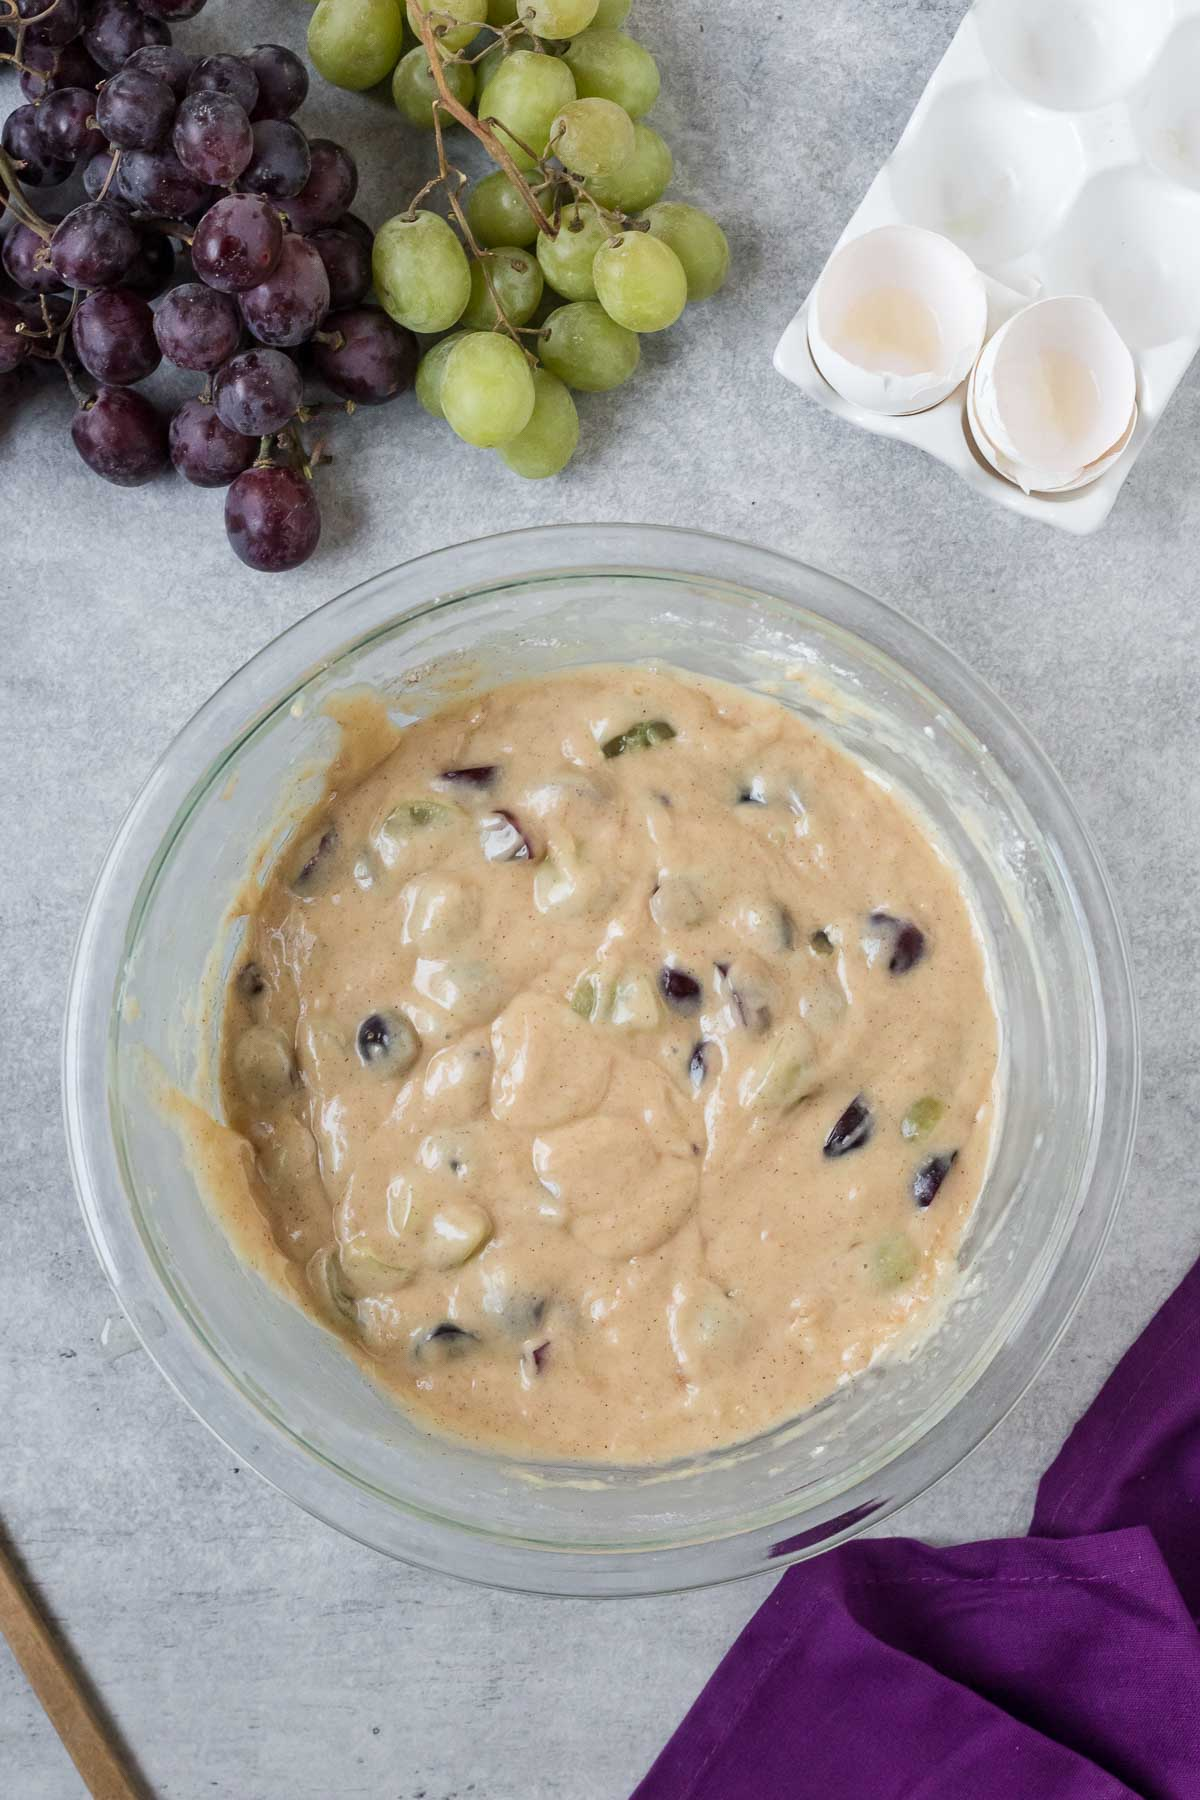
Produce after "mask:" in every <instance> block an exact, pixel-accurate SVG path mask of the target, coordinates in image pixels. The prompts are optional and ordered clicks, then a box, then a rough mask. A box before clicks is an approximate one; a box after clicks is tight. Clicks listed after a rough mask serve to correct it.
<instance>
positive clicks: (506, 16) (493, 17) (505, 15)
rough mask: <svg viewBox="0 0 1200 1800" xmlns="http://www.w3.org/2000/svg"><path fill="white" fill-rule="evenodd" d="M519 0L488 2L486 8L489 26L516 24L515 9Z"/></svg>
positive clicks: (492, 0)
mask: <svg viewBox="0 0 1200 1800" xmlns="http://www.w3.org/2000/svg"><path fill="white" fill-rule="evenodd" d="M520 4H521V0H490V4H489V6H488V24H489V25H512V24H515V23H516V17H517V8H518V7H519V6H520Z"/></svg>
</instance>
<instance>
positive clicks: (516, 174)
mask: <svg viewBox="0 0 1200 1800" xmlns="http://www.w3.org/2000/svg"><path fill="white" fill-rule="evenodd" d="M417 29H418V31H419V33H420V37H421V42H422V43H423V44H424V46H425V53H426V55H427V56H428V58H429V68H430V72H431V74H432V75H433V80H434V85H435V86H436V88H437V90H438V98H437V100H436V101H435V103H434V117H435V120H436V116H437V109H438V107H439V106H440V107H442V108H443V109H444V110H445V111H446V112H448V113H449V114H450V117H451V118H452V119H456V120H457V121H458V123H459V124H460V125H462V126H464V127H465V128H466V130H468V131H469V132H470V133H471V136H472V137H474V138H478V140H479V142H480V143H481V144H482V145H483V147H484V149H485V150H486V151H487V153H488V155H489V156H490V157H491V158H492V161H493V162H496V163H499V165H500V167H501V168H502V169H503V170H504V173H505V174H506V175H507V176H508V179H509V180H510V181H511V182H512V184H513V186H514V187H515V188H516V190H517V192H518V193H519V194H520V196H521V198H522V200H524V202H525V204H526V206H527V207H528V208H529V210H530V212H531V213H532V214H533V217H534V218H535V219H536V220H537V223H538V229H539V230H540V231H544V232H545V233H546V235H547V236H548V237H553V236H554V227H553V226H552V225H551V223H550V221H549V219H548V218H547V217H546V215H545V213H544V212H543V211H542V209H541V206H540V205H539V203H538V199H537V196H536V194H535V193H534V191H533V189H532V188H531V187H530V185H529V183H528V182H527V181H526V179H525V177H524V175H523V174H522V173H521V171H520V169H518V167H517V165H516V163H515V162H514V161H513V159H512V157H511V156H510V155H509V153H508V151H507V150H506V149H505V148H504V145H503V144H502V143H501V142H500V139H499V138H498V137H497V136H496V133H495V132H494V131H493V130H492V127H491V125H490V124H488V123H487V122H486V121H485V120H483V119H477V118H476V117H475V115H474V113H473V112H471V110H470V109H469V108H468V107H466V106H464V105H463V103H462V101H461V100H458V99H456V98H455V96H454V95H453V94H452V93H451V92H450V86H449V83H448V82H447V80H446V75H445V71H444V70H443V68H442V53H441V51H440V50H439V48H438V42H437V32H436V30H435V28H434V23H433V19H432V18H431V17H430V15H429V14H428V13H427V12H422V13H420V14H419V23H418V26H417Z"/></svg>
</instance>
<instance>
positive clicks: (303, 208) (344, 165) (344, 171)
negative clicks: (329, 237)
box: [284, 138, 358, 236]
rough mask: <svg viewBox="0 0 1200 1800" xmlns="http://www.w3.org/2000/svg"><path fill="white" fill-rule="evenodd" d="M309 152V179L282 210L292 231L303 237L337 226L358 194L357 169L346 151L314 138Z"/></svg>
mask: <svg viewBox="0 0 1200 1800" xmlns="http://www.w3.org/2000/svg"><path fill="white" fill-rule="evenodd" d="M308 153H309V172H308V180H307V181H306V182H305V184H304V186H303V187H302V188H301V189H300V192H299V193H298V194H296V195H295V196H294V197H293V198H292V199H291V200H289V201H288V203H287V205H286V207H285V208H284V211H285V212H286V213H287V216H288V220H289V222H290V224H291V227H292V230H293V231H298V232H300V233H301V234H302V235H303V236H307V235H308V233H309V232H310V231H320V230H321V228H322V227H323V226H325V225H336V224H337V222H338V220H339V219H340V218H341V216H342V214H343V213H344V212H345V211H346V210H347V209H348V208H349V206H350V203H351V201H352V200H353V199H354V196H355V194H356V193H357V192H358V167H357V165H356V163H355V161H354V158H353V157H352V156H351V155H350V152H349V151H348V150H343V149H342V146H341V145H340V144H335V143H334V142H333V141H332V139H330V138H313V139H312V141H311V142H310V144H309V146H308Z"/></svg>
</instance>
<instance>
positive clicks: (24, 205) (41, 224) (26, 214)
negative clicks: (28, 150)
mask: <svg viewBox="0 0 1200 1800" xmlns="http://www.w3.org/2000/svg"><path fill="white" fill-rule="evenodd" d="M0 186H3V187H4V189H5V190H6V192H5V199H6V201H7V203H8V205H9V207H10V209H11V210H12V212H13V213H14V214H15V216H16V217H17V219H18V220H19V221H20V223H21V224H22V225H25V226H27V227H28V229H29V230H30V231H33V232H36V233H37V235H38V237H40V238H41V239H42V241H43V243H47V244H48V243H49V242H50V238H51V236H52V233H51V230H50V227H49V226H48V225H47V223H46V221H45V219H43V218H41V217H40V215H39V214H38V213H36V212H34V210H33V208H32V206H30V204H29V202H28V200H27V199H26V198H25V192H24V189H23V188H22V186H21V182H20V178H19V176H18V175H17V168H16V164H15V163H14V162H13V160H12V158H11V157H10V156H9V155H8V153H7V152H6V151H4V150H0Z"/></svg>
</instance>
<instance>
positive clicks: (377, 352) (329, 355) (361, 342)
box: [312, 306, 453, 779]
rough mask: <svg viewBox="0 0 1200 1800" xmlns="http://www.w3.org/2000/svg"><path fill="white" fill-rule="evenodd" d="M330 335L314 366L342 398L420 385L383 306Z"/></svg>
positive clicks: (407, 347) (350, 316)
mask: <svg viewBox="0 0 1200 1800" xmlns="http://www.w3.org/2000/svg"><path fill="white" fill-rule="evenodd" d="M326 335H328V338H329V339H330V340H332V341H330V342H325V341H322V342H320V343H314V344H313V347H312V348H313V366H314V368H315V369H316V371H317V374H318V375H319V376H320V378H321V380H322V381H323V382H324V383H325V386H326V387H327V388H330V389H332V391H333V392H334V393H335V394H337V395H338V396H339V398H340V399H342V400H353V401H355V402H357V404H358V405H359V406H381V405H382V404H383V402H384V401H385V400H394V399H395V398H396V395H397V394H402V393H404V392H405V390H406V389H408V388H410V387H411V386H412V384H413V382H414V381H415V379H416V374H417V363H418V362H419V360H420V354H421V353H420V350H419V349H418V347H417V340H416V338H415V337H414V336H413V334H412V332H411V331H406V330H405V329H404V327H403V325H397V324H396V322H395V320H394V319H389V317H388V315H387V314H386V313H385V312H383V311H381V310H380V308H379V307H377V306H359V307H355V308H354V309H353V310H352V311H350V312H340V313H332V314H330V316H329V318H328V319H327V320H326V321H325V328H324V330H323V331H322V333H321V337H322V340H324V339H325V338H326ZM339 340H340V341H339ZM452 778H453V777H451V779H452Z"/></svg>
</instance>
